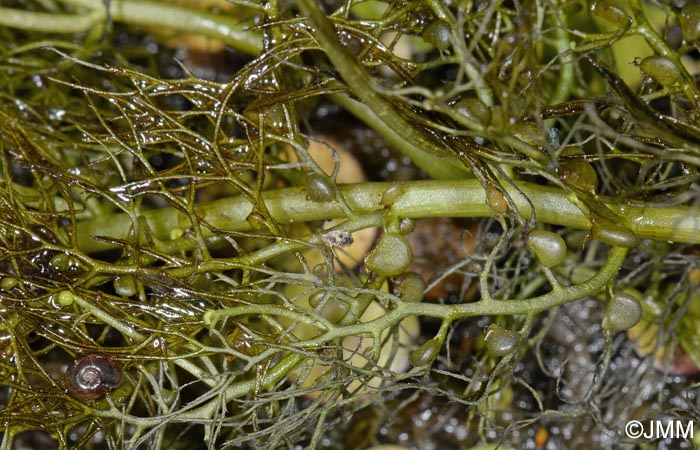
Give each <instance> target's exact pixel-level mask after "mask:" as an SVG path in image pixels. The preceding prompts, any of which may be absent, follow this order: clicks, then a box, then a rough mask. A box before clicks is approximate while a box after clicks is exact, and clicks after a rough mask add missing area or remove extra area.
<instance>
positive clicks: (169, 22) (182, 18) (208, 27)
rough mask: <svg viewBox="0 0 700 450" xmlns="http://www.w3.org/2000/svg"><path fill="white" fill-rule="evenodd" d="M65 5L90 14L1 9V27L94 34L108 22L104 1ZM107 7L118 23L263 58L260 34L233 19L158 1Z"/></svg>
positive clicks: (128, 0) (117, 0)
mask: <svg viewBox="0 0 700 450" xmlns="http://www.w3.org/2000/svg"><path fill="white" fill-rule="evenodd" d="M64 3H67V4H71V5H75V6H80V7H83V8H87V9H89V10H90V13H89V14H84V13H76V14H53V13H38V12H29V11H22V10H18V9H12V8H0V25H3V26H7V27H15V28H22V29H25V30H26V29H29V30H34V31H44V32H48V33H76V32H81V31H90V30H91V29H92V28H94V27H95V26H98V25H99V24H100V22H103V21H105V20H106V18H107V14H106V9H105V2H104V1H102V0H66V1H64ZM107 4H108V5H109V8H110V9H109V17H110V19H111V20H114V21H115V22H124V23H129V24H134V25H143V26H150V27H155V28H163V29H170V30H173V31H182V32H187V33H195V34H201V35H203V36H208V37H211V38H214V39H220V40H222V41H223V42H224V43H226V44H227V45H230V46H231V47H233V48H236V49H238V50H241V51H243V52H246V53H249V54H251V55H258V54H260V51H261V49H262V38H261V36H260V34H259V33H258V32H255V31H250V30H247V29H246V28H247V26H246V25H245V24H241V23H240V22H239V21H237V20H236V19H235V18H233V17H228V16H224V15H221V14H213V13H209V12H206V11H201V10H197V9H193V8H187V7H184V6H178V5H174V4H172V3H160V2H155V1H140V0H110V1H109V2H107Z"/></svg>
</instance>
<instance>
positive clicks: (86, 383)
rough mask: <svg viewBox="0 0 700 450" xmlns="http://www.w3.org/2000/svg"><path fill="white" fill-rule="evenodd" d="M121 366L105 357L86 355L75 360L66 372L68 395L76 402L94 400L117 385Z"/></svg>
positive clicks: (120, 378)
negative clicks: (76, 400) (75, 399)
mask: <svg viewBox="0 0 700 450" xmlns="http://www.w3.org/2000/svg"><path fill="white" fill-rule="evenodd" d="M121 380H122V368H121V365H120V364H119V363H118V362H116V361H113V360H111V359H109V358H107V357H105V356H100V355H86V356H83V357H81V358H79V359H77V360H76V361H75V362H74V363H73V364H72V365H71V366H70V367H68V370H67V371H66V376H65V383H66V390H67V391H68V394H69V395H70V396H71V397H73V398H77V399H78V400H95V399H98V398H100V397H102V396H103V395H105V393H106V392H107V391H108V390H110V389H112V388H115V387H117V386H118V385H119V383H120V382H121Z"/></svg>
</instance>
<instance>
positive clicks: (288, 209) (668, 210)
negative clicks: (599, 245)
mask: <svg viewBox="0 0 700 450" xmlns="http://www.w3.org/2000/svg"><path fill="white" fill-rule="evenodd" d="M398 184H401V186H402V189H403V195H402V196H401V197H400V198H399V199H398V200H397V201H396V202H395V203H394V204H393V205H392V214H393V215H394V216H395V217H402V218H404V217H405V218H413V219H418V218H424V217H490V216H491V210H490V209H489V207H488V206H487V204H486V197H485V193H484V189H483V187H482V186H481V184H480V183H479V182H478V181H476V180H462V181H457V180H454V181H414V182H410V183H361V184H354V185H341V187H340V191H341V192H342V194H343V196H344V198H345V200H346V201H347V204H348V205H349V206H350V208H351V210H352V211H353V214H355V215H368V214H371V213H373V212H376V211H383V210H384V206H383V205H382V204H381V198H382V195H383V194H384V192H386V190H387V189H388V188H389V187H391V186H394V185H398ZM505 188H506V190H507V191H508V194H509V195H510V196H511V197H512V198H513V200H514V202H515V204H516V206H517V207H518V209H519V210H520V212H521V213H522V214H523V216H524V217H525V218H526V219H527V218H529V217H530V215H531V214H532V210H531V207H530V204H529V203H528V202H527V201H526V200H525V197H524V196H523V195H525V196H527V197H528V198H529V199H530V201H531V202H532V204H533V205H534V208H535V214H536V218H537V220H538V221H540V222H543V223H549V224H553V225H561V226H566V227H570V228H576V229H589V228H590V226H591V224H590V222H589V220H588V218H587V217H586V215H585V214H584V213H583V212H581V210H580V209H579V208H578V207H577V206H576V205H575V204H574V203H572V202H571V201H570V200H569V199H568V198H567V194H566V193H565V192H564V191H562V190H561V189H558V188H554V187H547V186H540V185H537V184H532V183H526V182H520V183H519V184H518V188H519V190H520V191H516V190H515V188H513V187H512V186H506V187H505ZM262 197H263V198H262V201H264V202H265V204H266V205H267V207H268V209H269V211H270V214H272V217H273V218H274V219H275V220H276V221H277V222H278V223H293V222H303V221H313V220H326V219H337V218H345V217H347V213H346V212H345V211H344V209H343V208H342V207H341V205H340V204H339V203H338V202H320V203H319V202H314V201H311V200H308V199H307V198H306V191H304V190H303V189H301V188H287V189H281V190H276V191H268V192H264V193H263V194H262ZM601 200H602V201H604V202H605V199H601ZM607 206H608V207H610V208H611V209H612V210H613V211H614V212H615V213H617V214H618V215H619V216H620V217H621V218H622V219H624V220H625V222H626V223H628V224H629V225H630V228H631V229H632V231H634V232H635V233H636V234H637V235H638V236H639V237H641V238H648V239H657V240H662V241H675V242H686V243H700V220H698V215H697V211H695V210H693V209H691V208H689V207H685V206H676V207H655V206H653V205H646V204H643V203H641V204H636V205H616V204H615V203H614V202H608V203H607ZM252 209H253V205H252V204H251V203H250V202H249V201H248V200H246V199H245V198H243V197H230V198H225V199H221V200H217V201H213V202H208V203H202V204H199V205H197V207H196V212H197V215H198V217H199V218H201V219H202V220H203V221H204V222H203V223H208V224H210V225H211V226H212V227H215V228H217V229H221V230H227V231H245V230H250V224H249V223H248V222H247V221H246V217H248V215H249V214H250V212H251V211H252ZM143 215H144V216H145V218H146V220H147V222H148V225H149V227H150V229H151V230H152V231H153V233H154V236H155V237H156V238H157V239H161V240H163V241H165V245H169V244H170V245H172V247H174V248H177V249H179V250H182V249H185V248H190V247H188V245H189V246H191V245H193V243H189V244H188V243H187V242H186V241H184V242H183V240H176V241H169V239H170V233H171V231H172V230H173V229H175V228H179V229H186V228H187V227H189V226H190V225H191V224H190V219H189V218H188V216H186V215H185V214H183V213H182V212H180V211H178V210H177V209H175V208H163V209H157V210H150V211H146V212H144V214H143ZM373 223H374V220H373ZM131 227H132V223H131V219H130V218H129V216H128V215H126V214H112V215H106V216H102V217H98V218H95V219H92V220H87V221H83V222H80V223H78V224H77V244H78V247H79V248H80V249H81V250H82V251H84V252H86V253H94V252H98V251H104V250H110V249H113V248H114V247H115V246H114V245H112V244H110V243H108V242H104V241H101V240H98V239H96V238H95V237H97V236H105V237H110V238H114V239H126V238H127V236H128V231H129V229H130V228H131ZM203 234H204V237H207V236H210V235H212V234H213V233H212V232H211V231H210V230H209V229H208V228H205V229H204V230H203ZM186 244H187V245H186Z"/></svg>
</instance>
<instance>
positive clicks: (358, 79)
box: [299, 0, 464, 178]
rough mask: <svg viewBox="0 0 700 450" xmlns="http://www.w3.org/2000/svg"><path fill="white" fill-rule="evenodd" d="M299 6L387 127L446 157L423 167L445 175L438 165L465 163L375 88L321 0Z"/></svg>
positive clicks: (352, 85) (303, 0) (433, 174)
mask: <svg viewBox="0 0 700 450" xmlns="http://www.w3.org/2000/svg"><path fill="white" fill-rule="evenodd" d="M299 8H300V9H301V10H302V11H303V12H304V15H306V17H307V18H308V19H309V22H310V23H311V25H312V26H313V28H314V30H313V31H314V37H315V38H316V39H317V40H318V43H319V44H320V45H321V48H323V50H324V51H325V52H326V55H327V56H328V59H330V60H331V63H332V64H333V67H334V68H335V69H336V70H337V71H338V72H339V73H340V75H341V76H342V77H343V80H344V81H345V83H347V85H348V86H350V89H351V90H352V92H353V94H355V95H356V96H357V97H358V98H359V99H360V101H361V102H362V103H363V104H365V105H366V106H367V107H368V108H369V109H370V110H371V111H372V112H373V113H374V115H376V116H377V118H379V120H381V121H382V122H384V124H385V125H386V126H387V127H389V128H390V129H392V130H394V131H395V132H396V133H397V134H399V135H400V136H401V137H402V138H403V140H404V141H406V142H410V143H412V145H413V146H415V147H417V148H420V149H422V150H423V151H424V152H428V153H430V154H432V156H433V159H434V157H435V156H437V157H438V158H440V159H442V160H443V162H442V163H440V162H434V163H433V164H431V166H430V167H425V168H423V167H421V168H422V169H424V170H425V171H426V172H427V173H428V174H429V175H430V176H431V177H433V178H444V177H445V174H444V172H443V170H442V169H440V170H434V166H436V165H438V164H442V165H444V163H445V162H447V163H449V164H452V165H453V166H455V167H459V168H463V167H464V164H463V163H462V161H461V160H460V159H459V158H458V157H457V156H456V155H455V154H454V153H453V152H452V151H450V150H448V149H447V148H446V146H445V144H444V143H442V142H441V141H440V140H439V139H437V138H436V137H434V136H432V135H431V134H429V133H426V132H423V131H421V130H420V129H419V128H418V127H417V126H416V123H412V121H410V120H409V119H408V118H407V117H405V115H404V114H402V112H401V111H398V110H397V109H396V108H395V107H394V105H392V104H391V102H389V101H388V100H386V99H385V98H384V97H382V96H381V95H380V94H379V93H378V92H377V91H376V90H375V89H374V86H373V85H372V82H371V80H372V78H371V77H370V75H369V74H368V73H367V72H366V71H365V69H364V68H363V67H362V66H361V65H360V64H359V63H358V62H357V61H356V60H355V58H354V57H353V56H352V55H351V54H350V53H348V50H347V49H346V47H345V46H344V45H343V44H342V43H341V42H340V40H339V38H338V35H337V34H336V32H335V29H334V27H333V24H332V23H331V22H330V21H329V20H328V18H327V17H326V15H325V14H324V13H323V12H322V11H321V10H320V9H319V5H318V2H316V1H314V0H300V1H299Z"/></svg>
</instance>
